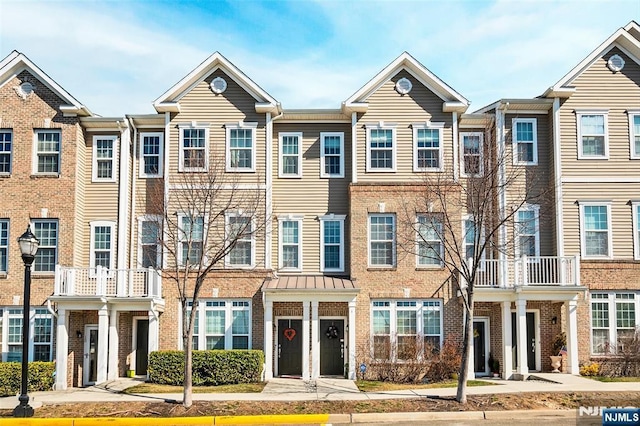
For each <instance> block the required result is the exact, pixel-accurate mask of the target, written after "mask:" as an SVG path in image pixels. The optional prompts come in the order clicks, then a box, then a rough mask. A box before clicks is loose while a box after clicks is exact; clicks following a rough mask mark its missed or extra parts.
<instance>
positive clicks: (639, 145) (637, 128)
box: [0, 111, 640, 171]
mask: <svg viewBox="0 0 640 426" xmlns="http://www.w3.org/2000/svg"><path fill="white" fill-rule="evenodd" d="M629 138H630V142H631V158H640V111H636V112H634V113H631V114H629ZM0 171H1V170H0Z"/></svg>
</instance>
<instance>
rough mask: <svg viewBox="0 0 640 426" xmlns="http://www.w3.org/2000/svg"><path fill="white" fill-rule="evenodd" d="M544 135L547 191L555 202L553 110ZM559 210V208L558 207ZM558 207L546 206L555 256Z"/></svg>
mask: <svg viewBox="0 0 640 426" xmlns="http://www.w3.org/2000/svg"><path fill="white" fill-rule="evenodd" d="M544 132H545V134H546V135H547V138H548V141H549V144H548V145H547V147H546V151H547V155H548V156H549V165H548V169H547V170H548V173H549V179H548V181H547V184H548V191H549V194H550V198H551V199H553V200H555V199H556V186H555V180H556V173H555V166H554V164H555V163H554V161H555V151H554V149H555V148H554V143H553V109H551V110H550V111H549V114H548V115H547V128H546V129H544ZM560 208H561V207H560ZM558 209H559V206H558V204H557V203H550V205H549V206H548V213H547V214H548V215H549V216H550V217H551V218H553V219H552V220H548V221H546V223H545V227H546V228H548V229H549V232H550V238H551V239H552V240H551V244H552V245H553V249H552V252H551V253H552V254H554V255H557V254H558V247H557V242H556V240H557V237H558V220H557V219H558V213H557V211H558Z"/></svg>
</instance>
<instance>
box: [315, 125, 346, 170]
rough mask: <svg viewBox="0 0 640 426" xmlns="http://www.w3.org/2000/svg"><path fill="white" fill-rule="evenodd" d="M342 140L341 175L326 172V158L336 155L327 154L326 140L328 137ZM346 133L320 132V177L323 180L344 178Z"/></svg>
mask: <svg viewBox="0 0 640 426" xmlns="http://www.w3.org/2000/svg"><path fill="white" fill-rule="evenodd" d="M336 136H337V137H339V138H340V173H327V172H326V158H327V157H334V156H335V155H334V154H331V155H327V153H326V152H325V144H326V142H325V139H326V138H327V137H336ZM344 155H345V152H344V132H320V177H321V178H343V177H344Z"/></svg>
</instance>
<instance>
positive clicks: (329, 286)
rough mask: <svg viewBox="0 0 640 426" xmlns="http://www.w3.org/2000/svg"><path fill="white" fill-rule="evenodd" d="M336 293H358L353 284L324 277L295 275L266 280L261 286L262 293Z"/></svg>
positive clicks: (339, 279)
mask: <svg viewBox="0 0 640 426" xmlns="http://www.w3.org/2000/svg"><path fill="white" fill-rule="evenodd" d="M287 290H289V291H291V290H293V291H305V290H307V291H323V292H325V291H338V292H349V293H357V292H359V291H360V289H359V288H358V287H356V285H355V282H354V281H352V280H349V279H346V278H336V277H327V276H324V275H295V276H281V277H278V278H267V279H266V280H265V281H264V283H263V284H262V291H263V292H279V291H287Z"/></svg>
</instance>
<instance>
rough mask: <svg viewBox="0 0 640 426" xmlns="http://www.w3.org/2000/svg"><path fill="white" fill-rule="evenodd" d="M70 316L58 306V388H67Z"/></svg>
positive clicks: (56, 385)
mask: <svg viewBox="0 0 640 426" xmlns="http://www.w3.org/2000/svg"><path fill="white" fill-rule="evenodd" d="M68 322H69V317H67V311H66V310H65V309H62V308H58V322H57V325H56V383H55V389H56V390H65V389H67V353H68V352H69V332H68V331H69V326H68Z"/></svg>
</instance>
